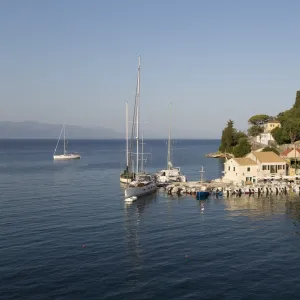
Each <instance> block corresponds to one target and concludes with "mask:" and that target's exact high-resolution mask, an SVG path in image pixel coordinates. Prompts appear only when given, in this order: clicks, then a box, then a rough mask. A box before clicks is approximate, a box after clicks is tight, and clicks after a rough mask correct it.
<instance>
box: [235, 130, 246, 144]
mask: <svg viewBox="0 0 300 300" xmlns="http://www.w3.org/2000/svg"><path fill="white" fill-rule="evenodd" d="M246 137H247V134H246V133H244V132H243V131H238V132H237V133H236V141H237V142H238V141H239V139H241V138H246Z"/></svg>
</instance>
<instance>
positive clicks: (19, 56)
mask: <svg viewBox="0 0 300 300" xmlns="http://www.w3.org/2000/svg"><path fill="white" fill-rule="evenodd" d="M299 12H300V1H298V0H295V1H292V0H287V1H282V0H281V1H276V0H270V1H268V0H264V1H261V0H259V1H240V0H236V1H233V0H232V1H231V0H227V1H225V0H224V1H221V0H220V1H216V0H209V1H208V0H207V1H201V0H180V1H179V0H177V1H176V0H148V1H146V0H145V1H142V0H139V1H138V0H118V1H117V0H107V1H101V0H97V1H96V0H95V1H92V0H81V1H78V0H51V1H50V0H48V1H46V0H35V1H31V0H26V1H23V0H18V1H16V0H6V1H5V0H2V1H0V37H1V41H0V43H1V46H0V104H1V106H0V107H1V109H0V120H11V121H23V120H36V121H41V122H47V123H61V122H63V121H64V120H65V119H66V120H67V122H68V123H70V124H74V125H81V126H87V127H90V126H103V127H108V128H113V129H115V130H117V131H124V117H125V102H126V101H129V104H130V109H132V106H133V100H134V95H133V92H134V91H135V85H136V70H137V56H138V55H141V61H142V66H141V121H144V122H145V123H144V124H141V126H142V128H143V130H144V132H145V136H147V134H148V135H149V136H150V135H153V134H154V133H158V132H159V133H160V135H161V134H162V133H164V132H165V135H166V136H167V126H168V113H169V112H168V109H169V102H170V101H172V102H173V132H174V135H175V136H181V137H182V136H185V137H220V134H221V130H222V128H223V127H224V125H225V124H226V121H227V120H228V119H229V118H231V119H233V120H234V121H235V123H236V126H237V127H239V128H241V129H245V128H246V127H247V120H248V118H249V117H250V116H251V115H253V114H256V113H266V114H270V115H276V114H277V113H278V112H280V111H282V110H285V109H288V108H289V107H291V105H292V104H293V102H294V100H295V95H296V90H297V89H300V68H299V64H300V38H299V32H300V18H299Z"/></svg>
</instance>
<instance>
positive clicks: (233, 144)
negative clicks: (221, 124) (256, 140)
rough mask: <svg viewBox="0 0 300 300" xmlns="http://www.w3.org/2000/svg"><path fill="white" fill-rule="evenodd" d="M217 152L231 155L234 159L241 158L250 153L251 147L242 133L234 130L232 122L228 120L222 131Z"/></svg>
mask: <svg viewBox="0 0 300 300" xmlns="http://www.w3.org/2000/svg"><path fill="white" fill-rule="evenodd" d="M219 151H221V152H227V153H232V154H233V155H234V156H235V157H242V156H244V155H246V154H247V153H249V152H250V151H251V145H250V144H249V142H248V137H247V135H246V134H245V133H244V132H241V131H237V130H236V129H235V128H234V122H233V121H232V120H229V121H228V122H227V126H226V127H225V128H224V129H223V131H222V138H221V145H220V147H219Z"/></svg>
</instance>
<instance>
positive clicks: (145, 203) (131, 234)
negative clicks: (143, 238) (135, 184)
mask: <svg viewBox="0 0 300 300" xmlns="http://www.w3.org/2000/svg"><path fill="white" fill-rule="evenodd" d="M155 200H156V194H149V195H147V196H143V197H141V198H138V199H137V200H136V201H134V202H124V229H125V240H126V251H127V254H128V256H130V257H131V259H132V261H133V264H134V265H135V266H136V267H138V266H139V265H140V254H141V247H140V242H139V230H140V229H139V223H140V220H141V218H142V216H143V213H144V212H145V211H146V209H147V208H148V207H149V206H150V205H151V203H153V201H155Z"/></svg>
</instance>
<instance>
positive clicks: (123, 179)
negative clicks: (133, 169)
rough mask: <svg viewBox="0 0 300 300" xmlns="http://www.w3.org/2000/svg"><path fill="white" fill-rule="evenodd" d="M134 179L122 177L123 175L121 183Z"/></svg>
mask: <svg viewBox="0 0 300 300" xmlns="http://www.w3.org/2000/svg"><path fill="white" fill-rule="evenodd" d="M131 181H132V179H130V178H122V177H120V182H121V183H130V182H131Z"/></svg>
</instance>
